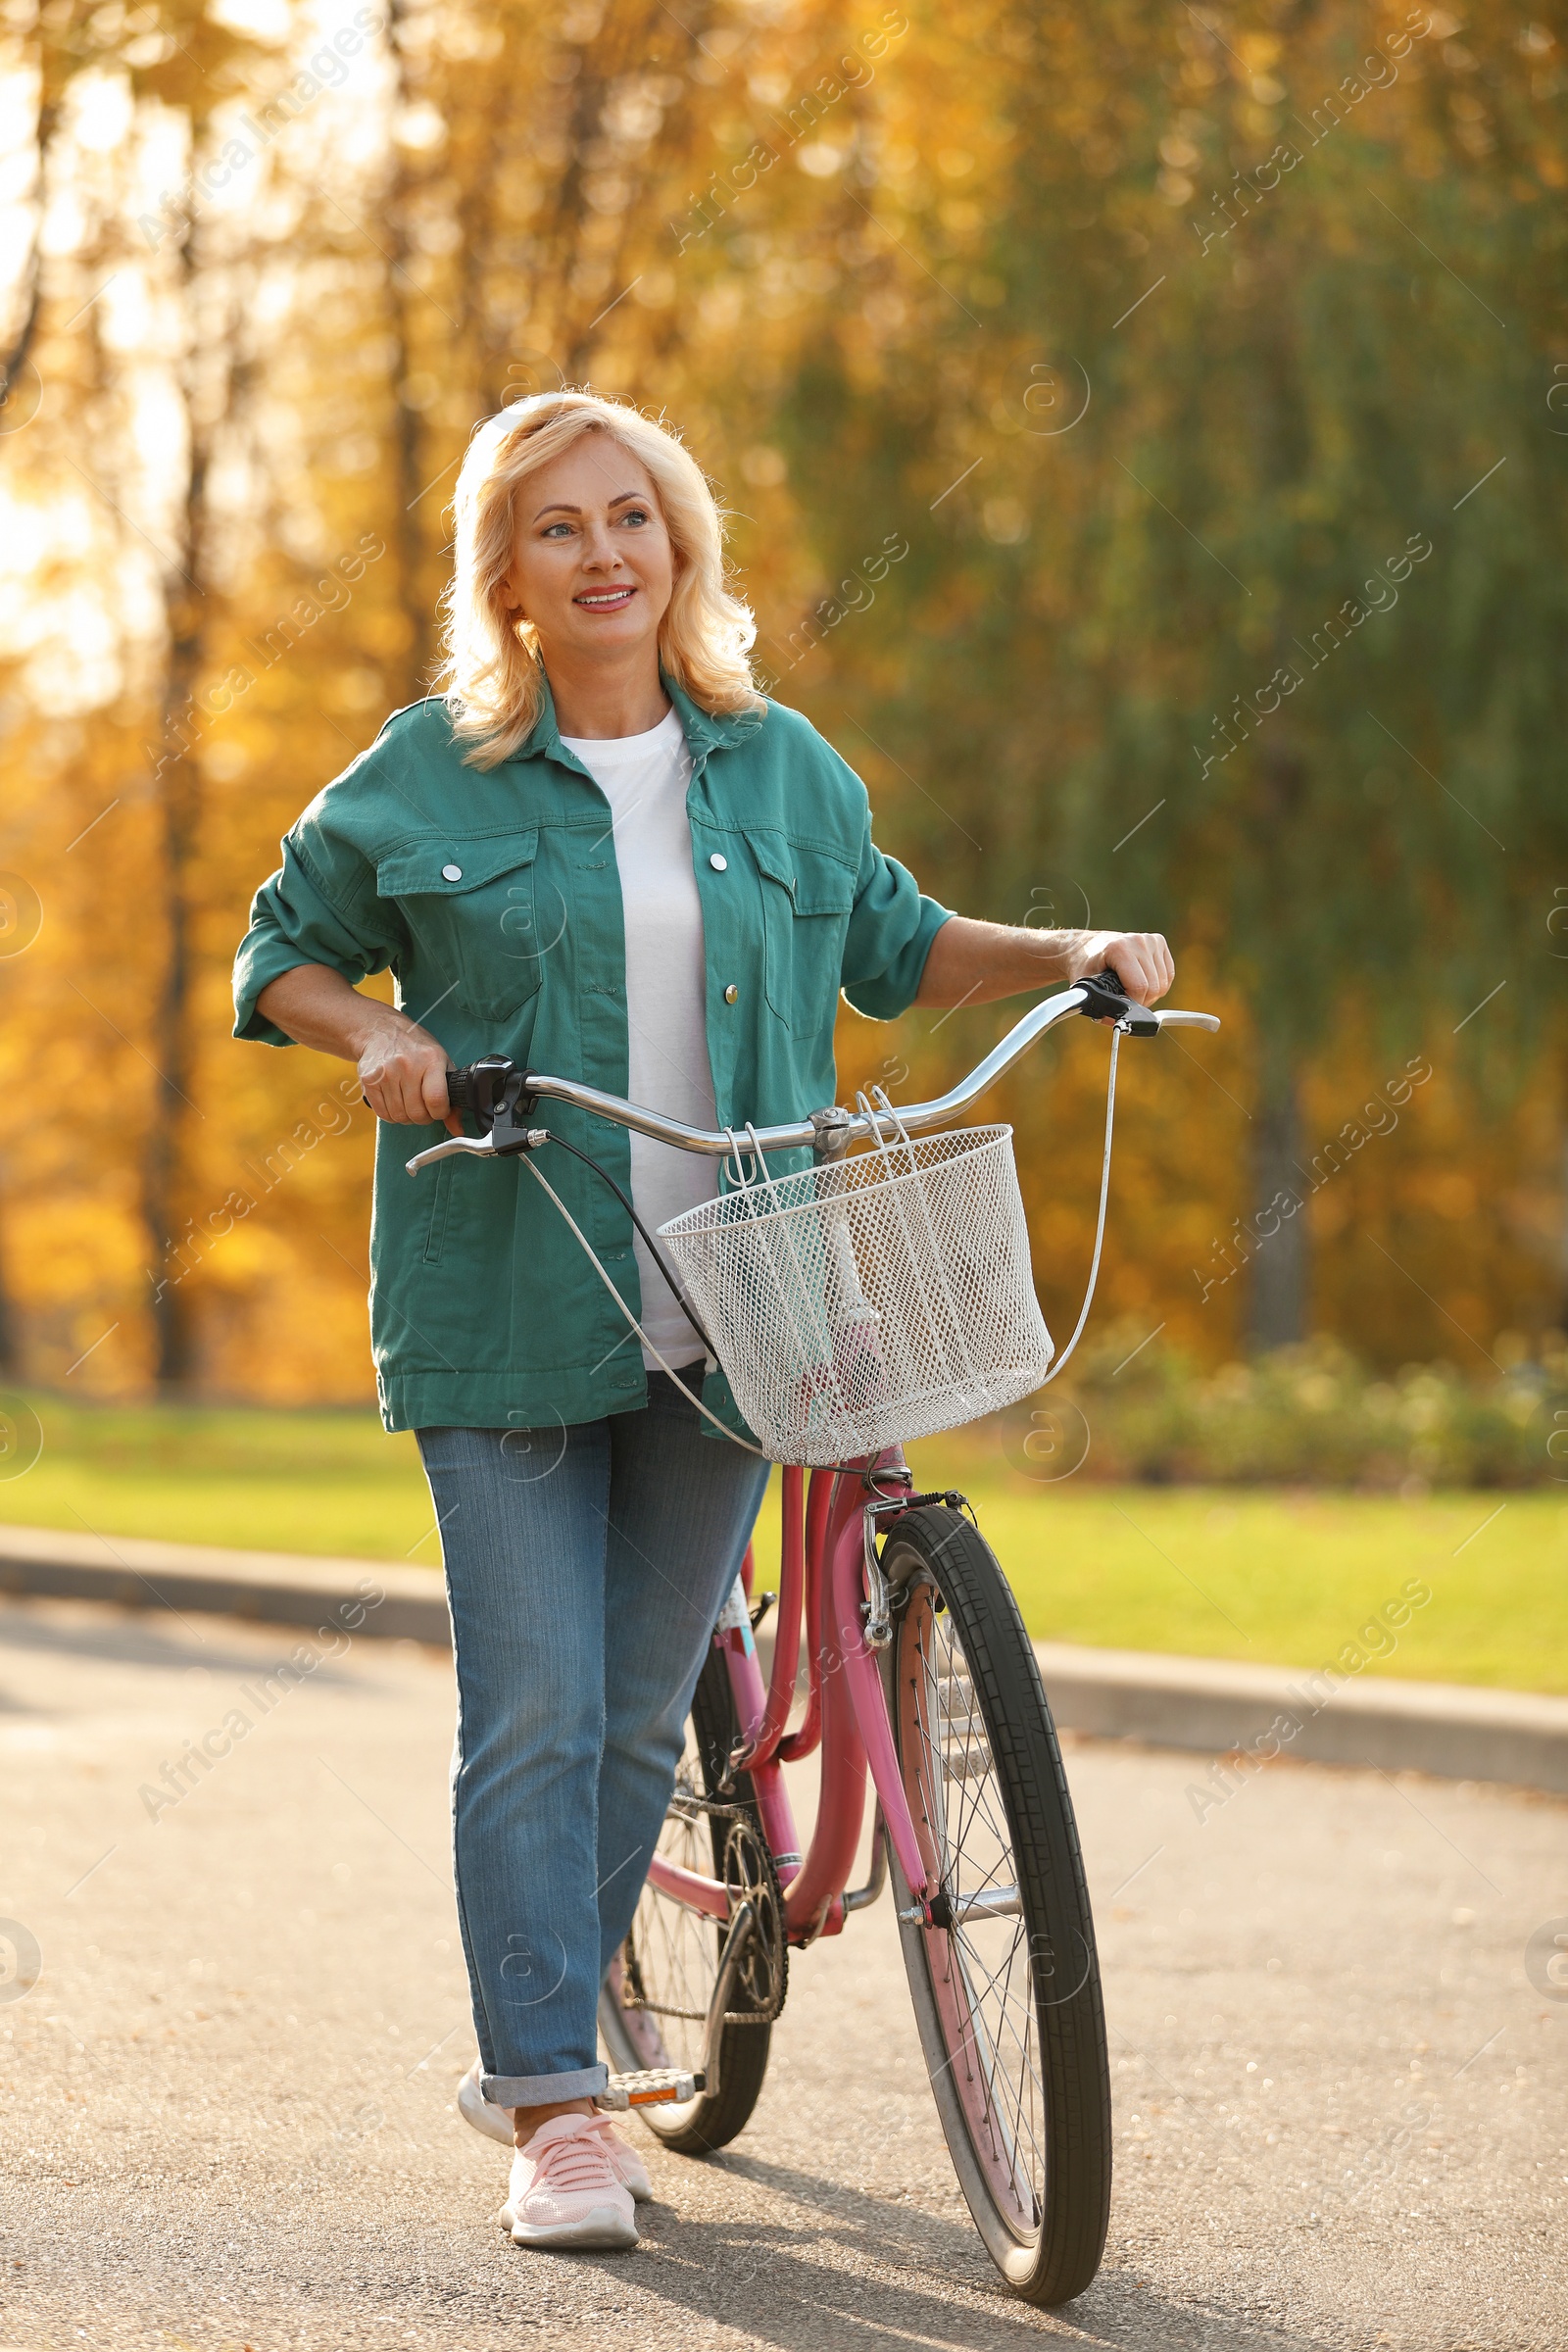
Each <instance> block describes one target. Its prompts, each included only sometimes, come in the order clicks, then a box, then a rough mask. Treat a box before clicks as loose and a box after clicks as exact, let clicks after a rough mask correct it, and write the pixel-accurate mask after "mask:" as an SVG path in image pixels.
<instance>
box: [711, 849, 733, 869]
mask: <svg viewBox="0 0 1568 2352" xmlns="http://www.w3.org/2000/svg"><path fill="white" fill-rule="evenodd" d="M708 862H709V864H710V865H711V867H712V869H713V871H714V873H715V874H724V873H728V871H729V859H728V858H724V857H721V856H720V855H719V853H718V851H717V850H715V851H714V852H713V855H712V856H711V858H710V859H709V860H708Z"/></svg>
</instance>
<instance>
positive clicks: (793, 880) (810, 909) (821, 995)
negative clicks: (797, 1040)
mask: <svg viewBox="0 0 1568 2352" xmlns="http://www.w3.org/2000/svg"><path fill="white" fill-rule="evenodd" d="M746 839H747V844H748V846H749V848H750V850H751V853H752V856H753V858H755V860H756V862H757V870H758V880H759V887H760V890H761V893H762V931H763V943H764V956H765V966H766V988H767V1001H768V1004H769V1005H771V1007H772V1009H773V1010H774V1012H776V1013H777V1015H778V1017H779V1019H780V1020H782V1021H784V1022H786V1023H787V1024H788V1026H789V1028H790V1030H791V1031H792V1032H793V1034H794V1035H795V1036H797V1037H817V1036H820V1034H821V1032H822V1031H823V1030H824V1029H831V1027H832V1025H833V1020H834V1016H835V1014H836V1013H837V1011H838V998H839V986H840V982H841V979H842V977H843V967H844V936H845V933H846V931H847V930H848V928H849V921H850V916H851V914H852V912H853V911H854V907H855V883H856V869H855V867H854V866H853V865H851V864H850V863H849V862H848V861H847V860H846V859H844V858H840V857H838V856H836V855H835V854H834V853H833V852H832V851H831V850H828V849H824V848H822V847H821V846H820V845H819V844H817V843H815V842H809V841H800V840H797V839H796V838H795V837H794V836H793V835H791V834H788V833H784V832H781V831H777V830H775V829H774V828H772V827H770V826H757V827H752V826H748V827H747V829H746Z"/></svg>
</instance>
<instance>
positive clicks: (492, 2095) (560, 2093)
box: [479, 2060, 610, 2107]
mask: <svg viewBox="0 0 1568 2352" xmlns="http://www.w3.org/2000/svg"><path fill="white" fill-rule="evenodd" d="M609 2083H610V2069H609V2067H608V2066H606V2065H605V2063H604V2061H603V2060H601V2061H600V2063H599V2064H598V2065H597V2066H578V2067H574V2068H573V2069H572V2071H571V2073H570V2074H569V2075H481V2076H480V2077H479V2088H480V2089H481V2090H482V2091H483V2093H484V2095H485V2097H486V2098H487V2099H488V2100H489V2101H490V2104H491V2105H492V2106H493V2107H548V2106H549V2105H550V2104H551V2103H552V2101H553V2100H556V2099H597V2098H598V2096H599V2093H600V2092H601V2091H602V2090H604V2089H607V2088H608V2086H609Z"/></svg>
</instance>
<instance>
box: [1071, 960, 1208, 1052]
mask: <svg viewBox="0 0 1568 2352" xmlns="http://www.w3.org/2000/svg"><path fill="white" fill-rule="evenodd" d="M1073 986H1074V987H1075V988H1081V989H1082V990H1083V992H1084V1002H1083V1004H1082V1005H1080V1006H1079V1007H1078V1009H1079V1011H1080V1012H1082V1013H1084V1014H1086V1015H1087V1017H1088V1018H1089V1019H1090V1020H1092V1021H1114V1022H1115V1024H1116V1026H1117V1028H1118V1029H1119V1030H1120V1031H1121V1033H1122V1035H1123V1036H1124V1037H1157V1036H1158V1035H1159V1033H1160V1031H1161V1030H1162V1029H1167V1028H1168V1029H1217V1028H1218V1027H1219V1015H1218V1014H1217V1013H1213V1012H1180V1011H1177V1010H1175V1009H1174V1008H1172V1009H1171V1010H1169V1011H1166V1012H1161V1011H1159V1010H1158V1009H1157V1008H1156V1007H1155V1006H1154V1005H1135V1004H1134V1002H1133V1000H1132V998H1131V997H1129V996H1128V995H1127V994H1126V992H1125V990H1124V989H1123V988H1121V986H1120V985H1119V983H1118V982H1117V979H1116V975H1115V973H1114V972H1091V973H1087V974H1086V975H1085V976H1084V978H1083V979H1081V980H1075V981H1074V982H1073Z"/></svg>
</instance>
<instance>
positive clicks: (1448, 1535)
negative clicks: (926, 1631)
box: [0, 1396, 1568, 1691]
mask: <svg viewBox="0 0 1568 2352" xmlns="http://www.w3.org/2000/svg"><path fill="white" fill-rule="evenodd" d="M32 1401H33V1406H34V1409H35V1411H36V1414H37V1418H38V1421H39V1423H40V1424H41V1427H42V1433H43V1446H42V1451H41V1453H40V1454H39V1456H38V1458H37V1460H36V1461H35V1462H34V1463H33V1465H32V1467H31V1468H29V1469H23V1468H22V1467H21V1465H22V1463H23V1462H24V1461H25V1459H26V1457H27V1454H28V1452H29V1451H30V1446H29V1445H28V1443H27V1431H26V1430H25V1429H24V1430H23V1431H21V1432H20V1433H19V1435H20V1439H21V1444H20V1447H18V1446H13V1447H12V1449H11V1451H10V1452H9V1453H5V1452H0V1520H3V1521H6V1522H9V1523H12V1524H18V1525H27V1526H34V1527H58V1528H68V1529H73V1530H79V1531H86V1530H89V1529H90V1530H94V1531H97V1532H100V1533H102V1534H105V1535H110V1536H114V1535H128V1536H149V1537H163V1538H166V1539H169V1540H172V1541H175V1542H179V1543H186V1544H232V1545H237V1546H239V1547H241V1548H249V1549H257V1550H269V1551H273V1550H275V1551H305V1552H318V1553H320V1552H348V1553H353V1554H357V1555H359V1556H360V1557H362V1558H372V1559H390V1560H407V1561H410V1562H412V1563H415V1564H420V1565H431V1566H433V1565H434V1564H435V1562H436V1560H437V1557H438V1545H437V1543H436V1539H435V1531H434V1527H433V1524H432V1520H433V1513H432V1511H431V1508H430V1498H429V1495H428V1494H427V1492H426V1490H425V1486H424V1480H423V1477H422V1475H421V1473H420V1470H419V1463H418V1455H417V1450H416V1447H415V1444H414V1440H413V1439H412V1438H410V1437H399V1438H387V1437H385V1436H383V1435H382V1433H381V1431H380V1429H379V1427H378V1425H377V1424H376V1422H375V1421H374V1420H373V1419H372V1418H371V1417H369V1416H368V1415H366V1414H364V1413H359V1412H303V1413H290V1412H274V1411H259V1410H250V1409H242V1408H225V1407H218V1408H212V1409H206V1408H200V1407H197V1408H189V1409H184V1408H172V1407H168V1406H94V1407H86V1408H84V1407H81V1406H78V1405H75V1404H73V1403H71V1404H68V1403H66V1402H64V1401H62V1400H61V1399H59V1398H57V1397H42V1396H40V1397H35V1398H34V1399H33V1400H32ZM914 1467H915V1473H916V1476H917V1477H918V1478H919V1479H921V1480H922V1481H923V1482H924V1481H929V1482H930V1483H931V1484H932V1485H943V1486H946V1485H950V1484H956V1485H959V1486H962V1487H963V1488H965V1489H966V1491H967V1492H968V1494H969V1495H970V1496H971V1498H972V1499H973V1501H974V1503H975V1505H976V1508H977V1510H978V1512H979V1515H980V1522H981V1526H982V1528H983V1529H984V1531H985V1534H986V1536H987V1538H988V1540H989V1541H990V1543H991V1544H993V1545H994V1546H995V1547H996V1550H997V1552H998V1553H999V1555H1000V1556H1001V1559H1002V1561H1003V1564H1004V1566H1005V1568H1006V1571H1007V1574H1008V1576H1009V1577H1010V1579H1011V1581H1012V1585H1013V1589H1014V1591H1015V1592H1016V1593H1017V1595H1018V1599H1019V1603H1020V1605H1021V1607H1022V1609H1023V1614H1024V1618H1025V1621H1026V1623H1027V1624H1028V1626H1029V1629H1030V1631H1031V1633H1033V1634H1036V1635H1039V1636H1041V1637H1043V1638H1046V1639H1049V1640H1052V1641H1061V1642H1091V1643H1099V1644H1103V1645H1109V1646H1112V1647H1117V1648H1126V1649H1154V1650H1176V1651H1187V1652H1192V1653H1197V1654H1201V1655H1203V1656H1207V1657H1226V1658H1239V1659H1243V1660H1251V1661H1255V1662H1257V1663H1258V1664H1274V1663H1278V1664H1284V1665H1291V1666H1306V1667H1311V1666H1318V1665H1322V1664H1324V1663H1325V1662H1327V1661H1329V1660H1332V1659H1333V1658H1335V1657H1336V1656H1337V1654H1338V1653H1339V1651H1340V1650H1341V1648H1342V1647H1343V1645H1344V1644H1345V1643H1347V1642H1354V1641H1355V1639H1356V1636H1357V1633H1358V1631H1359V1629H1360V1628H1361V1627H1362V1626H1364V1625H1365V1624H1366V1623H1367V1622H1368V1620H1369V1619H1370V1618H1371V1616H1372V1614H1373V1612H1374V1611H1375V1610H1377V1609H1378V1608H1379V1607H1380V1606H1381V1605H1382V1604H1383V1603H1384V1602H1386V1601H1391V1600H1394V1599H1396V1598H1397V1595H1398V1594H1399V1593H1400V1589H1401V1587H1402V1586H1403V1585H1404V1584H1405V1582H1406V1580H1407V1579H1411V1578H1418V1579H1420V1580H1421V1581H1422V1582H1423V1583H1424V1584H1425V1585H1426V1586H1428V1587H1429V1588H1430V1590H1431V1594H1432V1597H1431V1599H1430V1601H1428V1602H1426V1603H1425V1604H1424V1605H1422V1606H1419V1607H1417V1608H1416V1609H1415V1610H1414V1612H1413V1613H1412V1615H1411V1617H1410V1621H1409V1623H1408V1624H1407V1625H1406V1626H1404V1628H1403V1629H1402V1630H1401V1631H1400V1632H1399V1634H1398V1636H1397V1646H1396V1647H1395V1648H1394V1649H1393V1650H1392V1652H1390V1653H1388V1654H1385V1655H1384V1656H1382V1657H1381V1658H1371V1659H1369V1661H1368V1665H1367V1669H1366V1671H1367V1672H1369V1673H1386V1674H1396V1675H1413V1676H1417V1677H1423V1678H1427V1679H1430V1680H1433V1681H1438V1682H1468V1683H1491V1684H1499V1685H1503V1686H1511V1687H1512V1688H1514V1689H1516V1690H1535V1691H1568V1487H1564V1488H1561V1489H1558V1488H1555V1487H1552V1488H1546V1489H1537V1490H1534V1491H1532V1492H1529V1493H1516V1494H1509V1495H1500V1494H1496V1493H1490V1492H1489V1493H1469V1492H1460V1493H1443V1494H1435V1495H1427V1496H1423V1497H1420V1498H1416V1499H1410V1500H1405V1499H1402V1498H1400V1497H1397V1496H1390V1495H1348V1494H1344V1493H1340V1492H1336V1491H1335V1490H1332V1489H1326V1488H1318V1489H1311V1490H1292V1491H1282V1490H1279V1489H1270V1488H1249V1487H1225V1488H1219V1487H1108V1486H1095V1485H1090V1484H1089V1483H1088V1482H1087V1481H1085V1480H1083V1479H1081V1478H1080V1479H1068V1480H1064V1481H1062V1482H1060V1483H1058V1484H1056V1485H1044V1486H1042V1485H1037V1484H1035V1483H1034V1482H1033V1481H1032V1480H1030V1479H1029V1478H1026V1477H1024V1476H1023V1475H1021V1474H1020V1473H1019V1472H1017V1471H1016V1470H1014V1469H1012V1468H1011V1467H1010V1466H1009V1465H1008V1463H1007V1462H1006V1461H1005V1458H1004V1456H1003V1453H1002V1451H1001V1448H1000V1446H999V1445H998V1443H997V1442H996V1441H995V1439H994V1437H993V1436H992V1434H991V1433H990V1432H989V1431H988V1430H980V1431H976V1432H959V1433H957V1434H956V1435H955V1436H952V1437H949V1438H942V1439H933V1440H931V1441H930V1442H929V1443H928V1444H926V1445H924V1446H918V1447H916V1448H915V1449H914ZM8 1470H9V1471H10V1472H12V1475H10V1476H9V1477H8V1476H6V1475H4V1474H5V1473H6V1472H7V1471H8ZM758 1548H759V1555H760V1563H761V1568H762V1574H763V1577H764V1580H766V1581H773V1579H772V1576H771V1573H770V1571H771V1567H772V1563H773V1562H775V1561H776V1558H777V1537H776V1530H775V1524H774V1520H773V1517H772V1513H771V1511H770V1510H767V1509H764V1513H763V1521H762V1526H761V1529H760V1536H759V1546H758ZM1384 1638H1385V1637H1383V1636H1379V1637H1378V1639H1379V1640H1380V1641H1381V1640H1383V1639H1384Z"/></svg>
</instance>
